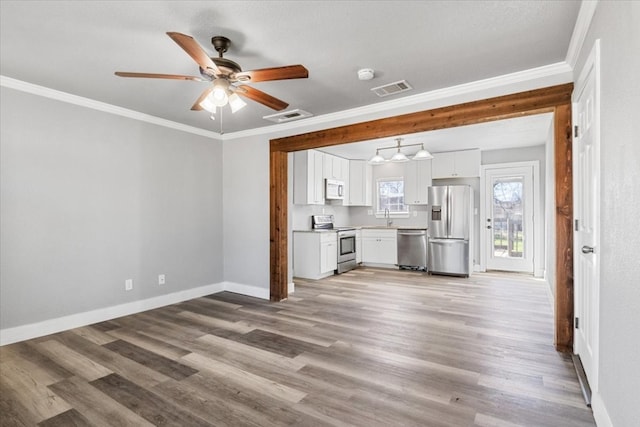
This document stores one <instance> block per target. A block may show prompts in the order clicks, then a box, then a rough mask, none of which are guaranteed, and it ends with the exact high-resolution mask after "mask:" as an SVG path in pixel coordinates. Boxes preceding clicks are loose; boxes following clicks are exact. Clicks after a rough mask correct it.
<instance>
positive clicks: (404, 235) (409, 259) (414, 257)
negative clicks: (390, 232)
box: [398, 228, 427, 271]
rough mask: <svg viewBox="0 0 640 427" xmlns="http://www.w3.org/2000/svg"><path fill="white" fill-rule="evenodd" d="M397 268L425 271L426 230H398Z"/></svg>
mask: <svg viewBox="0 0 640 427" xmlns="http://www.w3.org/2000/svg"><path fill="white" fill-rule="evenodd" d="M398 267H401V268H402V267H405V268H412V269H417V270H424V271H426V270H427V230H426V229H425V228H416V229H399V230H398Z"/></svg>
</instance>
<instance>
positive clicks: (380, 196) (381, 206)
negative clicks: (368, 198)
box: [376, 178, 409, 218]
mask: <svg viewBox="0 0 640 427" xmlns="http://www.w3.org/2000/svg"><path fill="white" fill-rule="evenodd" d="M387 209H388V212H389V215H390V216H391V217H395V218H407V217H409V206H408V205H405V204H404V179H403V178H379V179H378V180H377V181H376V217H377V218H384V216H385V211H386V210H387Z"/></svg>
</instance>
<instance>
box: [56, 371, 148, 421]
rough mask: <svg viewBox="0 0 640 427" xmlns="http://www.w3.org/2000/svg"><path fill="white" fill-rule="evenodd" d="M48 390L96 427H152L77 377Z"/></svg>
mask: <svg viewBox="0 0 640 427" xmlns="http://www.w3.org/2000/svg"><path fill="white" fill-rule="evenodd" d="M49 388H50V389H51V390H52V391H54V392H55V393H56V394H57V395H59V396H61V397H62V398H63V399H64V400H65V401H67V402H69V404H71V405H72V406H73V408H74V409H75V410H76V411H78V412H79V413H80V414H82V416H83V417H85V418H86V419H87V420H89V422H91V424H93V425H96V426H117V427H129V426H141V427H146V426H152V425H153V424H151V423H150V422H148V421H147V420H145V419H144V418H142V417H140V416H138V415H137V414H135V413H134V412H132V411H130V410H129V409H128V408H126V407H125V406H123V405H121V404H120V403H118V402H116V401H115V400H113V399H112V398H111V397H109V396H108V395H106V394H104V393H102V392H101V391H99V390H98V389H97V388H95V387H93V386H91V385H90V384H89V383H88V382H87V381H86V380H84V379H82V378H79V377H71V378H67V379H66V380H64V381H60V382H58V383H56V384H52V385H50V386H49Z"/></svg>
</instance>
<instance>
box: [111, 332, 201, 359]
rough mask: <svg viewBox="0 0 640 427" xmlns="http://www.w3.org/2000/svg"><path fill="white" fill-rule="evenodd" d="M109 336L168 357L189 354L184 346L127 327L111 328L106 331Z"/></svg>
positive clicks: (177, 357) (175, 357) (174, 357)
mask: <svg viewBox="0 0 640 427" xmlns="http://www.w3.org/2000/svg"><path fill="white" fill-rule="evenodd" d="M107 333H108V334H109V335H110V336H112V337H113V339H114V341H115V340H116V339H121V340H123V341H128V342H130V343H131V344H135V345H137V346H139V347H142V348H145V349H147V350H149V351H152V352H154V353H157V354H160V355H162V356H164V357H166V358H169V359H173V360H176V359H179V358H180V357H182V356H184V355H185V354H189V353H190V351H189V350H185V349H184V348H181V347H178V346H175V345H171V344H169V343H167V342H164V341H162V340H159V339H155V338H152V337H150V336H147V335H144V334H141V333H140V332H138V331H137V330H131V329H127V328H118V329H113V330H111V331H109V332H107Z"/></svg>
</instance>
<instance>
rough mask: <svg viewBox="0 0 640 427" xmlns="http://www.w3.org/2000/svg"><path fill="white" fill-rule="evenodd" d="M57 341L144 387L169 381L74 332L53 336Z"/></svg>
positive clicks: (162, 375)
mask: <svg viewBox="0 0 640 427" xmlns="http://www.w3.org/2000/svg"><path fill="white" fill-rule="evenodd" d="M52 337H53V338H54V339H55V340H56V341H59V342H60V343H62V344H64V345H66V346H67V347H69V348H73V349H74V351H76V352H78V353H80V354H82V355H83V356H85V357H88V358H90V359H91V360H93V361H94V362H96V363H98V364H100V365H102V366H104V367H105V368H107V369H110V370H111V371H113V372H115V373H117V374H120V375H122V376H123V377H126V378H130V379H133V380H134V381H135V382H136V383H137V384H140V385H142V386H143V387H151V386H153V385H155V384H158V383H161V382H163V381H166V380H167V379H169V377H167V376H166V375H164V374H162V373H160V372H158V371H155V370H153V369H150V368H147V367H146V366H144V365H141V364H139V363H137V362H135V361H133V360H131V359H129V358H127V357H124V356H122V355H120V354H118V353H115V352H113V351H111V350H109V349H107V348H105V347H103V346H101V345H98V344H95V343H93V342H91V341H88V340H85V339H84V338H82V337H81V336H79V335H77V334H74V333H72V332H69V331H67V332H62V333H60V334H56V335H53V336H52Z"/></svg>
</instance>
